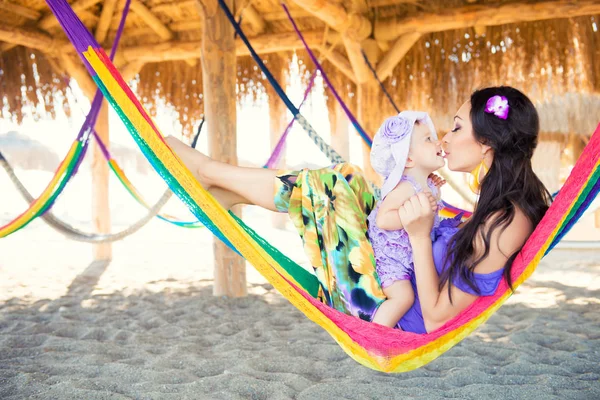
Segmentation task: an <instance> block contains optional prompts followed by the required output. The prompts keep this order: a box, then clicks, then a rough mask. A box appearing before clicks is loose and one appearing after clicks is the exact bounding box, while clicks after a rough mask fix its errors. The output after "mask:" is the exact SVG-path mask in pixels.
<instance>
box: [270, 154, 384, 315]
mask: <svg viewBox="0 0 600 400" xmlns="http://www.w3.org/2000/svg"><path fill="white" fill-rule="evenodd" d="M275 205H276V206H277V209H278V210H279V211H281V212H287V213H288V214H289V216H290V219H291V220H292V222H293V223H294V226H295V227H296V229H297V230H298V233H299V234H300V237H301V238H302V241H303V243H304V251H305V253H306V255H307V256H308V258H309V260H310V262H311V264H312V266H313V268H314V271H315V275H316V276H317V278H318V280H319V283H320V290H319V299H320V300H321V301H322V302H323V303H325V304H328V305H329V306H330V307H333V308H335V309H336V310H338V311H341V312H343V313H345V314H348V315H353V316H355V317H358V318H361V319H363V320H367V321H371V319H372V317H373V315H374V313H375V311H376V310H377V308H378V307H379V305H380V304H381V303H382V302H383V301H384V300H385V295H384V294H383V291H382V289H381V285H380V283H379V278H378V277H377V273H376V272H375V256H374V254H373V249H372V247H371V243H370V242H369V237H368V233H367V232H368V226H367V216H368V215H369V213H370V212H371V210H372V209H373V207H374V206H375V197H374V195H373V192H372V191H371V188H370V186H369V183H368V182H367V180H366V179H365V177H364V176H363V174H362V171H361V170H360V169H359V168H358V167H357V166H354V165H352V164H348V163H344V164H337V165H334V166H332V167H329V168H322V169H318V170H309V169H304V170H301V171H290V170H280V171H278V173H277V178H276V181H275Z"/></svg>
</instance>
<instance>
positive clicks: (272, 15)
mask: <svg viewBox="0 0 600 400" xmlns="http://www.w3.org/2000/svg"><path fill="white" fill-rule="evenodd" d="M290 14H292V17H294V19H295V20H297V19H298V18H306V17H314V15H313V14H312V13H310V12H308V11H306V10H298V9H296V8H294V9H290ZM263 18H264V19H265V21H268V22H272V21H282V20H286V19H288V16H287V14H286V13H285V12H284V11H272V12H268V13H264V14H263Z"/></svg>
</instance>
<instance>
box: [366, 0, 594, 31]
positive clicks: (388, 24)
mask: <svg viewBox="0 0 600 400" xmlns="http://www.w3.org/2000/svg"><path fill="white" fill-rule="evenodd" d="M599 13H600V2H598V1H596V0H583V1H567V0H558V1H545V2H541V3H510V4H492V3H488V4H485V5H472V6H465V7H460V8H451V9H442V10H441V11H440V12H438V13H430V12H419V13H416V14H413V15H411V16H408V17H400V18H388V19H382V20H379V21H377V23H376V25H375V31H374V33H375V38H376V39H377V40H394V39H396V38H398V37H400V36H402V35H404V34H405V33H411V32H419V33H429V32H442V31H447V30H453V29H462V28H470V27H473V26H477V25H486V26H494V25H504V24H512V23H517V22H529V21H540V20H547V19H555V18H572V17H579V16H584V15H594V14H599Z"/></svg>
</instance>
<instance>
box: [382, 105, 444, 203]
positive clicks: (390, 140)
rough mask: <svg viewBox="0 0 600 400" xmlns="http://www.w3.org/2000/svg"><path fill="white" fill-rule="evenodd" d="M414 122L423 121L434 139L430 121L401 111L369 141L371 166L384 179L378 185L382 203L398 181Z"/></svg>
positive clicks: (424, 113) (432, 126)
mask: <svg viewBox="0 0 600 400" xmlns="http://www.w3.org/2000/svg"><path fill="white" fill-rule="evenodd" d="M416 121H419V122H425V123H426V124H427V126H428V127H429V130H430V131H431V136H433V138H434V139H435V140H437V133H436V131H435V126H434V125H433V121H432V120H431V118H430V117H429V115H428V114H427V113H426V112H423V111H402V112H401V113H400V114H398V115H396V116H394V117H390V118H388V119H386V120H385V121H384V122H383V124H382V125H381V127H380V128H379V130H378V131H377V133H376V134H375V137H374V138H373V145H372V146H371V165H372V167H373V169H374V170H375V171H376V172H377V173H378V174H380V175H381V176H383V177H384V179H385V181H384V182H383V185H382V186H381V199H382V200H383V199H384V198H385V196H387V195H388V194H389V192H391V191H392V190H393V189H394V188H395V187H396V185H397V184H398V182H400V179H401V178H402V175H403V173H404V167H405V166H406V160H407V158H408V151H409V149H410V139H411V137H412V131H413V128H414V125H415V122H416Z"/></svg>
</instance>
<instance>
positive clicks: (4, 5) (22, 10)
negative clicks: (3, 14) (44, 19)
mask: <svg viewBox="0 0 600 400" xmlns="http://www.w3.org/2000/svg"><path fill="white" fill-rule="evenodd" d="M0 10H6V11H9V12H11V13H13V14H15V15H20V16H21V17H24V18H27V19H32V20H34V21H37V20H38V19H39V18H40V16H41V15H42V14H41V13H40V12H39V11H36V10H32V9H31V8H27V7H23V6H20V5H18V4H15V3H11V2H10V1H7V0H0Z"/></svg>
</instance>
